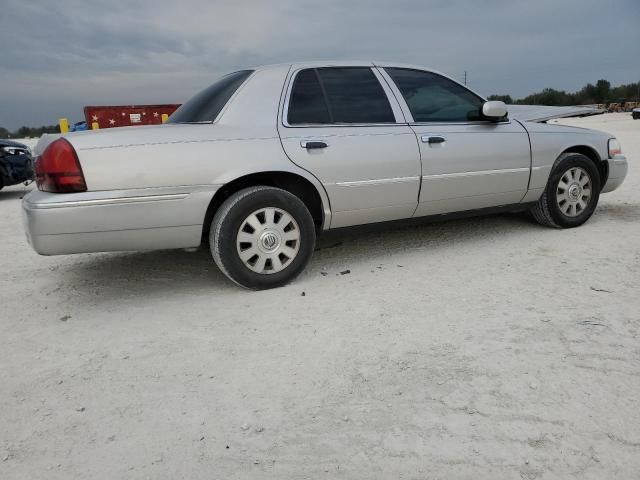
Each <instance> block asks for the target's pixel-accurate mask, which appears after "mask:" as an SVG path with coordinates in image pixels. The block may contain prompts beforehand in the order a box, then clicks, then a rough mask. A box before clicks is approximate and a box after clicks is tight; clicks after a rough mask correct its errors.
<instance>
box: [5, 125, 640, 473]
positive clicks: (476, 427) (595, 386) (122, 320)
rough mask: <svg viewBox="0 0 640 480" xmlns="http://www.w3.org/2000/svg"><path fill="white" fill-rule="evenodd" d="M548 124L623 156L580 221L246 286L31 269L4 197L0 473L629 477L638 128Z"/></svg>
mask: <svg viewBox="0 0 640 480" xmlns="http://www.w3.org/2000/svg"><path fill="white" fill-rule="evenodd" d="M566 123H572V124H575V125H580V126H586V127H591V128H600V129H603V130H606V131H609V132H612V133H614V134H616V135H617V136H618V138H619V139H620V140H621V142H622V146H623V149H624V151H625V153H626V154H627V156H628V157H629V158H630V160H631V164H632V168H631V171H630V174H629V177H628V178H627V181H626V183H625V184H624V185H623V186H622V188H621V189H619V190H618V191H616V192H613V193H611V194H607V195H605V196H603V197H602V198H601V202H600V206H599V208H598V210H597V211H596V213H595V215H594V217H593V218H592V219H591V220H590V221H589V222H588V223H587V224H586V225H584V226H583V227H582V228H578V229H573V230H565V231H558V230H552V229H547V228H543V227H539V226H537V225H536V224H534V223H532V222H531V221H530V220H528V219H527V218H525V217H524V216H521V215H498V216H491V217H484V218H473V219H466V220H457V221H449V222H445V223H429V224H422V225H418V226H403V227H398V226H393V227H391V228H388V229H387V231H384V230H379V229H378V230H373V231H349V232H343V233H341V234H333V235H330V236H326V237H325V238H323V239H322V240H321V242H320V245H319V250H318V251H317V252H316V254H315V255H314V258H313V260H312V261H311V264H310V265H309V268H308V269H307V271H306V272H305V273H304V274H303V275H302V276H301V278H299V279H298V280H297V281H296V282H295V283H293V284H292V285H290V286H287V287H284V288H281V289H278V290H273V291H265V292H248V291H244V290H241V289H239V288H237V287H236V286H234V285H233V284H231V283H230V282H228V281H227V280H226V279H225V278H224V277H223V275H222V274H221V273H220V272H219V271H218V270H217V269H216V267H215V265H214V264H213V262H212V261H211V259H210V257H209V255H208V254H207V252H206V251H200V252H197V253H185V252H182V251H158V252H147V253H122V254H93V255H76V256H67V257H39V256H37V255H36V254H35V253H34V252H32V251H31V249H30V248H29V247H28V245H27V244H26V242H25V239H24V234H23V232H22V227H21V225H20V209H19V203H20V200H19V199H20V196H21V195H22V193H23V189H22V188H20V187H12V188H8V189H5V190H3V191H2V192H0V238H1V239H2V242H1V243H0V255H1V256H2V264H1V265H2V278H1V279H0V411H1V412H2V415H1V416H0V478H2V479H3V480H4V479H7V480H8V479H75V478H78V479H88V478H91V479H110V480H111V479H120V478H134V479H137V478H150V479H154V480H155V479H175V478H188V479H218V478H219V479H254V478H255V479H265V478H277V479H288V478H292V479H293V478H295V479H303V478H313V479H318V478H327V479H328V478H331V479H333V478H345V479H346V478H348V479H360V478H362V479H374V478H376V479H377V478H379V479H390V478H397V479H456V478H469V479H471V478H473V479H478V478H487V479H502V478H504V479H513V478H524V479H538V478H540V479H551V478H579V479H598V480H601V479H605V478H606V479H613V478H622V479H631V478H637V476H638V472H640V409H638V398H640V368H639V367H640V346H639V343H638V333H639V332H638V329H639V327H640V288H639V286H640V193H639V192H640V170H639V169H638V168H635V167H634V166H633V165H634V163H635V162H634V161H635V159H638V158H640V121H636V122H633V121H632V120H630V117H629V115H624V116H623V115H606V116H601V117H593V118H586V119H574V120H571V121H570V122H569V121H566ZM345 271H349V273H344V274H342V273H341V272H345Z"/></svg>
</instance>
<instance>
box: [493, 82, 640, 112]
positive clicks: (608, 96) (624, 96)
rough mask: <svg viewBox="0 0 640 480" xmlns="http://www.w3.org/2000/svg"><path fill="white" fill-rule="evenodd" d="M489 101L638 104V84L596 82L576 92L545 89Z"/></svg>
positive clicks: (558, 103)
mask: <svg viewBox="0 0 640 480" xmlns="http://www.w3.org/2000/svg"><path fill="white" fill-rule="evenodd" d="M488 98H489V100H501V101H503V102H504V103H511V104H520V105H551V106H569V105H594V104H605V105H610V104H612V103H620V104H622V103H626V102H640V82H637V83H629V84H626V85H618V86H617V87H611V83H610V82H609V81H608V80H598V81H597V82H596V84H595V85H593V84H591V83H588V84H587V85H585V86H584V87H582V89H580V90H578V91H577V92H573V93H568V92H565V91H564V90H556V89H554V88H545V89H544V90H542V91H541V92H536V93H532V94H531V95H527V96H526V97H524V98H519V99H515V100H514V99H513V98H512V97H511V95H490V96H489V97H488Z"/></svg>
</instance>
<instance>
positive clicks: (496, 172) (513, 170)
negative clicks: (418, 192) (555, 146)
mask: <svg viewBox="0 0 640 480" xmlns="http://www.w3.org/2000/svg"><path fill="white" fill-rule="evenodd" d="M528 171H529V167H522V168H503V169H500V170H481V171H478V172H458V173H439V174H436V175H423V176H422V178H423V179H430V178H456V177H475V176H479V175H501V174H504V173H519V172H528Z"/></svg>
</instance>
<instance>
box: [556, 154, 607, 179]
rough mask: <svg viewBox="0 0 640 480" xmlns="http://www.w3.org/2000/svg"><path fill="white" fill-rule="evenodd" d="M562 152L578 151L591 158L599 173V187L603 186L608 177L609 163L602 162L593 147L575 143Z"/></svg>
mask: <svg viewBox="0 0 640 480" xmlns="http://www.w3.org/2000/svg"><path fill="white" fill-rule="evenodd" d="M562 153H580V154H582V155H584V156H585V157H587V158H589V159H591V161H592V162H593V163H594V165H595V166H596V168H597V169H598V173H600V188H602V187H604V184H605V183H607V178H609V163H608V162H603V161H602V159H601V158H600V155H599V154H598V152H596V151H595V150H594V149H593V148H591V147H587V146H586V145H576V146H574V147H570V148H567V149H566V150H565V151H564V152H562Z"/></svg>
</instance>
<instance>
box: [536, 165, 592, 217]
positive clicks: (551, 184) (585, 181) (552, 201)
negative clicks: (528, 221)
mask: <svg viewBox="0 0 640 480" xmlns="http://www.w3.org/2000/svg"><path fill="white" fill-rule="evenodd" d="M599 197H600V174H599V172H598V169H597V168H596V166H595V165H594V164H593V162H592V161H591V159H589V158H587V157H586V156H584V155H582V154H579V153H563V154H562V155H560V157H558V159H557V160H556V162H555V164H554V165H553V168H552V169H551V175H550V176H549V181H548V182H547V186H546V188H545V191H544V193H543V194H542V196H541V197H540V200H538V203H537V204H536V205H535V206H534V207H533V208H532V209H531V213H532V215H533V218H535V220H536V221H537V222H538V223H540V224H541V225H546V226H550V227H556V228H572V227H578V226H580V225H582V224H583V223H584V222H586V221H587V220H588V219H589V218H590V217H591V215H593V212H594V211H595V209H596V206H597V205H598V199H599Z"/></svg>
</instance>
